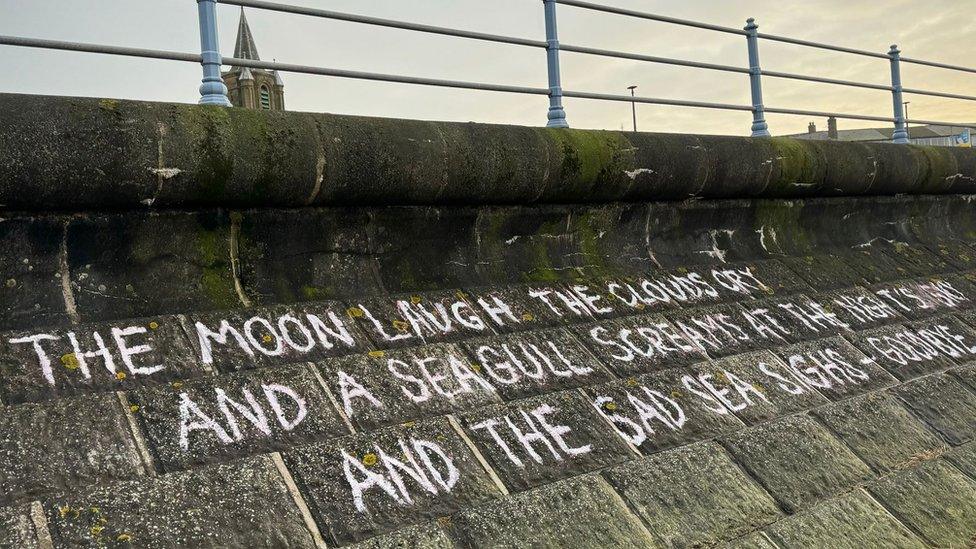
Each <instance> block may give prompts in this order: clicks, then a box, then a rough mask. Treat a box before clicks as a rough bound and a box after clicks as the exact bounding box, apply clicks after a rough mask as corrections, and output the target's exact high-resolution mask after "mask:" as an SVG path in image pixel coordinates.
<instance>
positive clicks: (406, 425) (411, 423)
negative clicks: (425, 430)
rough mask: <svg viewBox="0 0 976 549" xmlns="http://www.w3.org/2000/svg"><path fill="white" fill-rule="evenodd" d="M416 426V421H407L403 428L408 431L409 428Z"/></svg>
mask: <svg viewBox="0 0 976 549" xmlns="http://www.w3.org/2000/svg"><path fill="white" fill-rule="evenodd" d="M416 424H417V422H416V421H408V422H406V423H404V424H403V426H404V427H406V428H408V429H409V428H410V427H413V426H414V425H416Z"/></svg>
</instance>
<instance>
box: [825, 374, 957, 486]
mask: <svg viewBox="0 0 976 549" xmlns="http://www.w3.org/2000/svg"><path fill="white" fill-rule="evenodd" d="M813 415H815V416H817V418H819V419H820V421H822V422H824V423H825V424H826V425H827V427H829V428H830V430H831V431H832V432H833V433H835V434H836V435H837V436H838V437H840V439H841V440H843V441H844V442H845V443H847V445H848V446H849V447H850V448H851V449H852V450H853V451H854V453H855V454H857V456H858V457H860V458H861V459H862V460H863V461H864V462H865V463H867V464H868V465H870V466H871V467H872V468H873V469H874V470H875V471H877V472H879V473H888V472H891V471H894V470H897V469H903V468H905V467H910V466H912V465H914V464H915V463H917V462H918V461H921V460H925V459H930V458H932V457H935V456H938V455H939V454H941V453H942V452H943V451H945V449H946V445H945V443H944V442H943V441H942V440H941V439H940V438H939V437H938V436H936V435H935V434H933V433H932V432H931V431H929V430H928V429H927V428H926V427H925V425H923V424H922V423H921V422H919V421H918V420H917V419H915V418H914V417H913V416H912V415H911V414H910V413H908V411H907V410H905V409H904V408H903V407H902V406H901V405H900V404H899V403H898V401H897V400H896V399H895V398H894V397H892V396H890V395H888V394H886V393H872V394H868V395H863V396H859V397H856V398H852V399H850V400H847V401H843V402H837V403H834V404H831V405H830V406H824V407H821V408H818V409H816V410H814V411H813Z"/></svg>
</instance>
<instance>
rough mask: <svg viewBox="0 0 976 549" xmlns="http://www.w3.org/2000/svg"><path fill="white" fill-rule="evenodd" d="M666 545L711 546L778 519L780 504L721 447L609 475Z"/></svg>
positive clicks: (672, 454)
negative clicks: (778, 506)
mask: <svg viewBox="0 0 976 549" xmlns="http://www.w3.org/2000/svg"><path fill="white" fill-rule="evenodd" d="M603 476H604V477H605V478H606V479H607V482H608V483H609V484H610V486H612V487H613V488H614V489H615V490H616V491H617V492H619V493H620V495H621V497H623V499H624V501H625V502H627V505H628V507H630V508H631V509H633V510H634V512H635V513H636V514H637V515H638V516H639V517H640V518H641V519H642V520H643V521H644V523H645V524H646V525H647V526H648V529H649V530H650V531H651V532H652V533H653V534H654V535H655V536H657V538H658V540H659V545H660V546H662V547H705V546H712V545H715V544H717V543H719V542H722V541H727V540H730V539H733V538H735V537H738V536H741V535H744V534H746V533H748V532H750V531H752V530H755V529H757V528H759V527H761V526H764V525H766V524H769V523H770V522H772V521H774V520H776V519H778V518H779V517H780V516H782V514H781V513H780V510H779V508H777V506H776V502H775V501H774V500H773V498H771V497H770V496H769V494H767V493H766V491H765V490H763V489H762V488H761V487H759V485H757V484H756V483H755V481H753V480H752V479H750V478H749V477H748V476H747V475H746V474H745V473H743V471H742V469H740V468H739V467H738V466H737V465H736V464H735V463H734V462H733V461H732V459H731V458H730V457H729V455H728V453H727V452H726V451H725V450H724V449H723V448H722V447H721V446H719V445H718V444H715V443H702V444H695V445H692V446H686V447H683V448H678V449H675V450H669V451H667V452H663V453H660V454H657V455H654V456H652V457H649V458H645V459H642V460H640V461H639V462H634V463H627V464H624V465H620V466H617V467H614V468H612V469H608V470H607V471H605V472H604V473H603Z"/></svg>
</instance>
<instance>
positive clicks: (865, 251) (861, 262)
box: [834, 246, 931, 284]
mask: <svg viewBox="0 0 976 549" xmlns="http://www.w3.org/2000/svg"><path fill="white" fill-rule="evenodd" d="M834 255H835V256H836V257H838V258H840V260H841V261H843V262H844V263H846V264H847V266H849V267H850V268H851V269H852V270H853V271H854V272H855V273H857V274H858V276H860V277H861V278H862V279H863V280H864V281H866V282H867V283H868V284H880V283H882V282H888V281H891V280H900V279H905V278H910V277H912V276H918V275H919V274H931V273H917V272H914V271H912V270H910V269H908V268H907V267H906V266H904V265H902V264H901V263H899V262H898V261H897V260H896V259H895V258H893V257H891V256H890V255H888V254H886V253H885V252H884V251H882V250H881V249H876V248H874V247H872V246H866V247H859V248H856V249H853V250H843V251H836V252H834Z"/></svg>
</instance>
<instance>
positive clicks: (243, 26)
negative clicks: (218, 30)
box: [234, 6, 261, 61]
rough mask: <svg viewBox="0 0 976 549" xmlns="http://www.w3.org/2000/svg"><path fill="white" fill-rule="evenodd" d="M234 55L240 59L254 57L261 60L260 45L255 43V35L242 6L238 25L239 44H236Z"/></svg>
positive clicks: (253, 58)
mask: <svg viewBox="0 0 976 549" xmlns="http://www.w3.org/2000/svg"><path fill="white" fill-rule="evenodd" d="M234 57H236V58H238V59H252V60H254V61H259V60H260V59H261V58H260V57H258V47H257V46H256V45H255V44H254V35H253V34H251V27H250V26H249V25H248V24H247V16H245V15H244V7H243V6H242V7H241V22H240V24H239V25H238V26H237V44H236V45H235V46H234Z"/></svg>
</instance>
